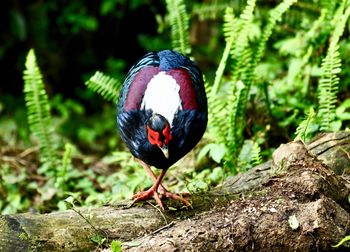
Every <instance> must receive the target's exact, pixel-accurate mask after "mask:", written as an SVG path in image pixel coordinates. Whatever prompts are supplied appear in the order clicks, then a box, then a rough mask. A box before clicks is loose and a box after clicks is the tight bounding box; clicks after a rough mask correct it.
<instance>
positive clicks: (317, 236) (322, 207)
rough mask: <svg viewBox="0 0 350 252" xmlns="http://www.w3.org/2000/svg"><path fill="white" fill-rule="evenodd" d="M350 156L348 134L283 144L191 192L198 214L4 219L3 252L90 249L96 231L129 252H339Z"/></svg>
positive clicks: (349, 218)
mask: <svg viewBox="0 0 350 252" xmlns="http://www.w3.org/2000/svg"><path fill="white" fill-rule="evenodd" d="M349 153H350V133H347V132H338V133H334V134H325V135H323V136H320V137H319V138H318V139H316V140H314V141H313V142H311V143H310V144H308V145H306V146H305V145H304V144H302V143H301V142H291V143H288V144H285V145H281V147H280V148H278V149H277V150H276V151H275V153H274V154H273V160H272V161H270V162H267V163H264V164H262V165H259V166H257V167H255V168H253V169H251V170H250V171H248V172H247V173H244V174H240V175H238V176H235V177H232V178H230V179H228V180H227V181H226V182H225V183H223V185H222V186H220V187H217V188H215V189H213V190H211V191H209V192H206V193H203V194H197V195H193V197H192V206H193V209H181V208H180V209H178V210H177V211H171V210H167V211H165V212H161V211H159V210H158V209H157V208H155V207H153V206H151V205H147V204H144V205H142V206H140V205H138V206H134V207H132V208H126V207H125V206H126V204H124V203H123V202H121V203H120V204H119V205H118V206H106V207H101V208H97V209H91V210H89V209H85V208H81V209H78V210H77V211H79V213H80V214H81V215H83V216H84V217H85V218H86V219H87V220H88V221H89V222H90V223H91V224H92V225H93V226H92V225H91V224H89V223H88V221H87V220H86V219H84V218H82V217H81V216H80V215H79V214H78V213H77V212H75V211H72V210H69V211H64V212H57V213H50V214H42V215H39V214H14V215H5V216H1V217H0V251H32V250H34V251H91V250H94V249H96V247H97V246H96V243H93V242H92V241H91V237H93V236H96V234H99V235H101V236H104V237H107V238H108V241H111V240H113V239H117V240H121V241H122V242H123V251H329V250H335V248H333V247H332V245H335V244H337V243H338V242H339V241H340V240H341V239H342V238H344V237H345V236H346V235H349V233H350V214H349V213H350V206H349V201H348V197H349V193H350V182H349V180H348V179H347V178H349V177H348V176H347V173H348V172H349V170H347V169H348V167H350V158H349V157H350V154H349ZM127 203H128V202H127ZM167 203H168V205H169V203H171V204H173V202H167ZM175 207H176V205H175ZM343 249H344V247H343Z"/></svg>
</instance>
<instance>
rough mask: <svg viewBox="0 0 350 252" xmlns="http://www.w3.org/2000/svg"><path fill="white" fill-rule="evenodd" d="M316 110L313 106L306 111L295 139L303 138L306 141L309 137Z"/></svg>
mask: <svg viewBox="0 0 350 252" xmlns="http://www.w3.org/2000/svg"><path fill="white" fill-rule="evenodd" d="M315 116H316V113H315V110H314V109H313V108H312V107H311V108H310V110H309V111H308V112H307V113H306V115H305V118H304V120H303V121H302V122H301V123H300V124H299V126H298V128H297V129H296V131H295V134H296V137H295V139H294V140H299V139H300V140H302V141H303V142H306V140H307V138H308V137H309V135H310V134H311V128H310V125H311V124H312V122H313V121H314V120H315Z"/></svg>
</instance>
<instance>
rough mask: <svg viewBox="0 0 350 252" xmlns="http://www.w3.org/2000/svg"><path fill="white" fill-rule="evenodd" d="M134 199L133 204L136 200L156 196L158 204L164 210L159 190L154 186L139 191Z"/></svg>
mask: <svg viewBox="0 0 350 252" xmlns="http://www.w3.org/2000/svg"><path fill="white" fill-rule="evenodd" d="M132 198H133V199H134V200H133V202H132V203H131V205H133V204H134V203H136V202H139V201H143V200H148V199H150V198H154V199H155V201H156V202H157V204H158V205H159V206H160V208H161V209H163V210H164V205H163V202H162V201H161V200H160V197H159V194H158V192H157V190H155V189H154V188H153V187H151V188H150V189H148V190H146V191H142V192H138V193H136V194H134V196H132Z"/></svg>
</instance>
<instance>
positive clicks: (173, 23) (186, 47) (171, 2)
mask: <svg viewBox="0 0 350 252" xmlns="http://www.w3.org/2000/svg"><path fill="white" fill-rule="evenodd" d="M166 6H167V11H168V23H169V25H170V27H171V41H172V47H173V49H174V50H176V51H178V52H180V53H182V54H184V55H189V54H190V53H191V46H190V44H189V29H190V28H189V27H190V25H189V20H190V18H189V15H188V14H187V12H186V5H185V3H184V1H183V0H166Z"/></svg>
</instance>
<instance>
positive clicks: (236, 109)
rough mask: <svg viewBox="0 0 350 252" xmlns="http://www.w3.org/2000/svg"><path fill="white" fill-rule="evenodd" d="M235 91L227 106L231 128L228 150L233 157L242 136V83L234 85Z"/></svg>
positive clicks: (243, 86) (243, 90)
mask: <svg viewBox="0 0 350 252" xmlns="http://www.w3.org/2000/svg"><path fill="white" fill-rule="evenodd" d="M234 86H235V88H236V91H235V93H234V95H233V96H231V97H230V99H231V100H230V101H229V104H230V105H231V106H230V112H231V114H230V116H229V118H230V119H229V120H230V124H229V125H231V127H230V129H229V134H228V140H229V141H228V145H229V147H228V150H229V155H230V156H234V155H236V153H237V151H238V150H239V148H240V146H241V145H242V142H243V136H242V134H241V132H242V130H243V122H242V121H241V120H242V119H243V115H242V113H243V111H244V108H242V107H243V99H244V97H243V95H244V92H245V89H246V86H245V85H244V83H243V82H242V81H238V82H237V83H236V84H235V85H234Z"/></svg>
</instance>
